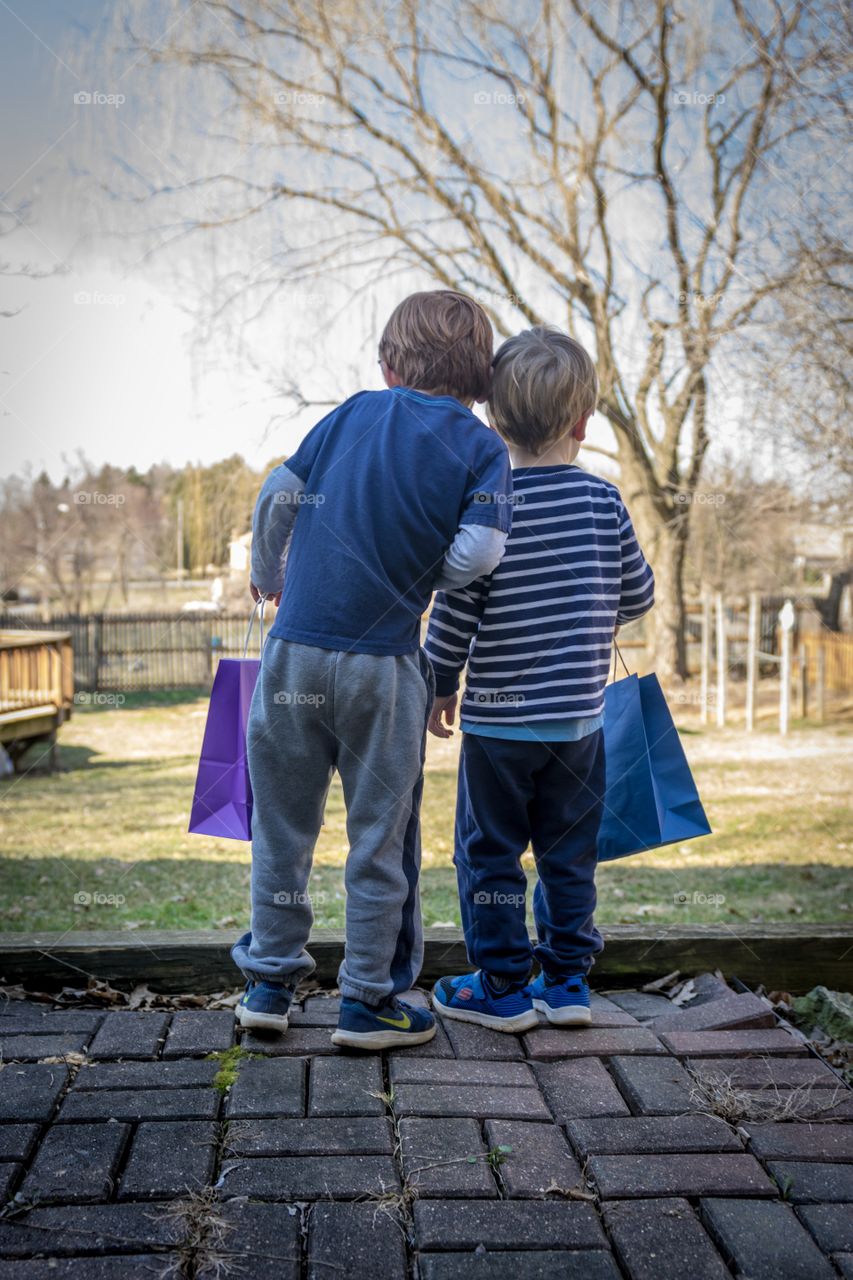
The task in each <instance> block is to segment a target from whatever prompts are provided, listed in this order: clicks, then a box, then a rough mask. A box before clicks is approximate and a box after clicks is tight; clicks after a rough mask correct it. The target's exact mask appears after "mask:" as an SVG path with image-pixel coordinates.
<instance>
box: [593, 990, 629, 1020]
mask: <svg viewBox="0 0 853 1280" xmlns="http://www.w3.org/2000/svg"><path fill="white" fill-rule="evenodd" d="M589 1008H590V1013H591V1014H592V1024H591V1025H592V1026H593V1027H638V1026H639V1025H640V1024H639V1022H638V1021H637V1019H636V1018H635V1017H634V1015H633V1014H632V1013H630V1012H629V1011H628V1010H627V1009H623V1008H621V1006H620V1005H618V1004H615V1003H614V1002H613V1001H612V1000H608V999H606V997H605V996H601V995H598V993H597V992H595V991H592V992H590V997H589Z"/></svg>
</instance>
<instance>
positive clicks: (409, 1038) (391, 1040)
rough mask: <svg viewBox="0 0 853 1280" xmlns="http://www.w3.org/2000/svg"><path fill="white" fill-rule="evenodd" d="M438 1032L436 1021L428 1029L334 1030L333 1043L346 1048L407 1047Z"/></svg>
mask: <svg viewBox="0 0 853 1280" xmlns="http://www.w3.org/2000/svg"><path fill="white" fill-rule="evenodd" d="M435 1032H436V1026H435V1023H433V1025H432V1026H431V1027H429V1028H428V1029H427V1030H426V1031H343V1030H342V1029H341V1028H340V1027H338V1029H337V1031H333V1032H332V1044H336V1045H340V1046H341V1047H343V1048H346V1049H405V1048H406V1047H407V1046H409V1045H411V1046H414V1045H416V1044H426V1043H427V1041H429V1040H432V1038H433V1036H434V1035H435Z"/></svg>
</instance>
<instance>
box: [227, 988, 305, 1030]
mask: <svg viewBox="0 0 853 1280" xmlns="http://www.w3.org/2000/svg"><path fill="white" fill-rule="evenodd" d="M293 991H294V988H293V987H288V986H285V985H284V983H282V982H253V981H252V979H251V978H250V979H249V981H248V982H247V983H246V990H245V991H244V992H243V995H242V998H241V1000H240V1003H239V1004H238V1005H237V1008H236V1009H235V1010H234V1015H235V1017H236V1019H237V1021H238V1022H239V1023H240V1026H241V1027H246V1028H247V1029H249V1028H251V1029H252V1030H260V1031H286V1030H287V1015H288V1013H289V1012H290V1006H291V1004H292V1003H293Z"/></svg>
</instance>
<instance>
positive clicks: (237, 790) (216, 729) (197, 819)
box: [189, 602, 264, 840]
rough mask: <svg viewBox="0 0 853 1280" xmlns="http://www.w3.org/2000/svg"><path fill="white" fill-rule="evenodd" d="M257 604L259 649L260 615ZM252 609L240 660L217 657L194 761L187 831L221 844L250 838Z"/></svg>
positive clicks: (256, 662) (255, 665)
mask: <svg viewBox="0 0 853 1280" xmlns="http://www.w3.org/2000/svg"><path fill="white" fill-rule="evenodd" d="M259 603H261V613H260V625H261V648H262V649H263V634H264V616H263V602H259ZM257 611H258V608H257V605H256V606H255V610H254V612H253V613H252V618H251V621H250V623H249V631H248V634H247V636H246V644H245V646H244V648H243V657H242V658H220V660H219V666H218V667H217V668H216V675H215V677H214V680H213V688H212V689H211V691H210V706H209V707H208V711H207V724H206V725H205V728H204V741H203V742H202V744H201V756H200V758H199V762H198V775H197V777H196V780H195V791H194V793H193V804H192V811H191V813H190V825H189V830H190V831H191V832H193V833H195V834H196V835H202V836H222V837H224V838H225V839H226V840H251V838H252V784H251V783H250V781H249V762H248V760H247V758H246V726H247V724H248V721H249V707H250V705H251V702H252V694H253V693H254V691H255V683H256V681H257V678H258V671H259V670H260V666H261V663H260V659H259V658H247V657H246V650H247V649H248V647H249V637H250V636H251V634H252V624H253V623H254V620H255V614H256V613H257Z"/></svg>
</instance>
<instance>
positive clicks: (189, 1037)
mask: <svg viewBox="0 0 853 1280" xmlns="http://www.w3.org/2000/svg"><path fill="white" fill-rule="evenodd" d="M233 1043H234V1014H233V1013H232V1012H231V1010H230V1009H180V1010H179V1011H178V1012H177V1013H175V1014H173V1015H172V1022H171V1025H170V1027H169V1034H168V1036H167V1037H166V1044H165V1047H164V1049H163V1057H164V1058H183V1057H186V1058H189V1057H192V1056H194V1055H198V1054H203V1053H216V1052H217V1051H219V1050H221V1049H230V1048H231V1045H232V1044H233Z"/></svg>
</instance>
